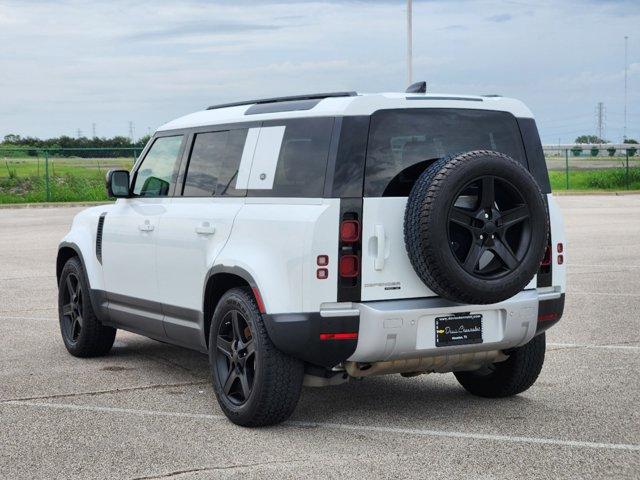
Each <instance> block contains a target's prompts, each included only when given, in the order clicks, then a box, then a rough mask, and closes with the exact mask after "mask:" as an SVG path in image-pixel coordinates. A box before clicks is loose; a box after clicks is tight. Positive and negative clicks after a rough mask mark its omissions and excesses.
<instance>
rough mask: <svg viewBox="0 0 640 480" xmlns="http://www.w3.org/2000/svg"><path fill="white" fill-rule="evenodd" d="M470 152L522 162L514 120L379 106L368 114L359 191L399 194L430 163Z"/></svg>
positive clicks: (466, 112) (505, 115)
mask: <svg viewBox="0 0 640 480" xmlns="http://www.w3.org/2000/svg"><path fill="white" fill-rule="evenodd" d="M471 150H494V151H497V152H501V153H504V154H506V155H509V156H510V157H511V158H513V159H514V160H516V161H518V162H520V163H522V164H523V165H524V166H525V167H528V165H527V158H526V155H525V151H524V148H523V144H522V137H521V135H520V130H519V128H518V122H517V121H516V118H515V117H514V116H513V115H511V114H510V113H507V112H496V111H489V110H466V109H435V108H434V109H404V110H381V111H378V112H376V113H374V114H373V115H372V117H371V127H370V133H369V145H368V149H367V159H366V168H365V185H364V194H365V196H368V197H405V196H408V195H409V193H410V191H411V188H412V187H413V184H414V182H415V181H416V179H417V178H418V176H419V175H420V174H421V173H422V171H423V170H424V169H425V168H427V167H428V166H429V165H430V164H431V163H433V162H435V161H436V160H438V159H440V158H442V157H445V156H447V155H454V154H457V153H463V152H468V151H471Z"/></svg>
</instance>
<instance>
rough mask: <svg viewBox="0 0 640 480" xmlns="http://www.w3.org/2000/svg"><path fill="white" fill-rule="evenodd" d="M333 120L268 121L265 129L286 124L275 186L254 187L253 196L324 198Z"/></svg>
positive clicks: (250, 192) (275, 174) (275, 175)
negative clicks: (267, 187)
mask: <svg viewBox="0 0 640 480" xmlns="http://www.w3.org/2000/svg"><path fill="white" fill-rule="evenodd" d="M333 123H334V119H333V118H329V117H322V118H301V119H295V120H287V121H284V122H283V121H277V122H268V123H265V124H264V125H263V128H264V127H277V126H284V127H285V129H284V134H283V136H282V142H281V144H280V150H279V153H278V160H277V164H276V168H275V173H274V177H273V186H272V187H271V188H270V189H264V190H262V189H251V190H250V191H249V196H254V197H255V196H260V197H311V198H316V197H318V198H319V197H322V196H323V193H324V182H325V175H326V170H327V159H328V156H329V146H330V144H331V134H332V130H333ZM254 167H255V162H254ZM252 174H253V172H252Z"/></svg>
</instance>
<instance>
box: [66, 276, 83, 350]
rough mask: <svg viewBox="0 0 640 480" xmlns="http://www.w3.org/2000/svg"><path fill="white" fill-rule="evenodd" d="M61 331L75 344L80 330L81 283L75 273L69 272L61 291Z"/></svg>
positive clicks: (81, 320) (81, 309)
mask: <svg viewBox="0 0 640 480" xmlns="http://www.w3.org/2000/svg"><path fill="white" fill-rule="evenodd" d="M62 298H63V299H64V300H63V304H62V332H63V334H64V335H65V337H66V339H67V341H68V342H69V343H70V344H76V343H77V342H78V338H79V337H80V332H81V330H82V323H83V319H82V312H83V304H82V302H83V293H82V284H81V283H80V279H79V277H78V276H77V275H76V274H75V273H69V274H68V275H67V278H66V281H65V282H64V285H63V292H62Z"/></svg>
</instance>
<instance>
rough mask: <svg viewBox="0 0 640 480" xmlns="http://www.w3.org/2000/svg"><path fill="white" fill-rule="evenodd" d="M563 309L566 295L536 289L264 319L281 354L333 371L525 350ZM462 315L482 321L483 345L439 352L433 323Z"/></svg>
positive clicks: (352, 306)
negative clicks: (483, 301) (342, 366)
mask: <svg viewBox="0 0 640 480" xmlns="http://www.w3.org/2000/svg"><path fill="white" fill-rule="evenodd" d="M563 308H564V294H563V293H560V292H557V291H554V290H552V289H538V290H535V289H534V290H525V291H523V292H520V293H519V294H518V295H516V296H515V297H513V298H510V299H509V300H506V301H504V302H501V303H496V304H492V305H465V304H459V303H455V302H451V301H448V300H444V299H442V298H420V299H409V300H386V301H379V302H366V303H354V304H348V305H346V306H345V305H344V304H342V305H340V308H331V309H323V310H322V311H320V312H312V313H295V314H275V315H270V314H267V315H263V318H264V322H265V325H266V327H267V332H268V333H269V337H270V338H271V341H272V342H273V343H274V345H275V346H276V347H277V348H278V349H279V350H281V351H283V352H284V353H286V354H288V355H291V356H292V357H295V358H299V359H301V360H304V361H305V362H309V363H311V364H314V365H320V366H323V367H333V366H335V365H337V364H339V363H341V362H344V361H347V360H348V361H353V362H359V363H373V362H383V361H389V360H400V359H410V358H417V357H435V356H443V355H445V356H446V355H456V354H467V353H476V352H490V351H497V350H507V349H509V348H514V347H518V346H520V345H524V344H525V343H527V342H528V341H529V340H531V339H532V338H533V337H534V336H535V335H537V334H539V333H541V332H542V331H544V330H546V329H547V328H549V327H550V326H552V325H554V324H555V323H557V322H558V321H559V320H560V317H561V316H562V309H563ZM462 312H469V313H480V314H482V315H483V325H482V328H483V342H482V343H476V344H469V345H456V346H448V347H436V345H435V318H436V317H438V316H443V315H450V314H453V313H462ZM539 316H540V319H539ZM323 333H345V334H351V333H357V340H356V339H349V338H346V339H336V340H333V339H324V340H323V339H321V334H323Z"/></svg>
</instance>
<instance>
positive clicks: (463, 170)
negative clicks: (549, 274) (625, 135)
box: [404, 150, 549, 304]
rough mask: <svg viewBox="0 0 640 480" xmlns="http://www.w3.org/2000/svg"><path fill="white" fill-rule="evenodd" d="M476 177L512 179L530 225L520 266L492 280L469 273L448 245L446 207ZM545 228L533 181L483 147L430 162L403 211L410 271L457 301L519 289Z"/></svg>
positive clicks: (499, 296) (538, 257) (496, 298)
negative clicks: (527, 213)
mask: <svg viewBox="0 0 640 480" xmlns="http://www.w3.org/2000/svg"><path fill="white" fill-rule="evenodd" d="M482 175H495V176H498V177H502V178H505V179H507V180H508V181H509V182H512V183H513V184H514V185H515V187H517V188H518V189H519V191H520V192H521V193H522V195H523V197H524V199H525V201H526V203H527V206H528V208H529V210H530V216H531V220H530V221H531V224H532V225H533V226H534V227H533V228H532V233H531V239H530V244H529V248H528V250H527V253H526V254H525V256H524V257H523V259H522V261H521V263H520V265H519V266H518V267H517V269H516V270H514V271H513V272H511V273H509V274H508V275H506V276H504V277H502V278H496V279H482V278H476V277H474V276H472V275H470V274H469V273H468V272H466V271H465V270H464V269H463V268H462V267H461V265H460V264H459V262H458V260H457V259H456V258H455V256H454V254H453V253H452V251H451V248H450V247H449V237H448V212H449V209H450V208H451V206H452V204H453V202H454V201H455V198H456V195H457V194H458V192H459V191H460V189H462V188H463V186H464V185H465V184H466V183H467V182H468V181H469V180H470V179H471V178H473V177H474V176H475V177H477V176H482ZM548 232H549V219H548V214H547V207H546V201H545V199H544V196H543V195H542V192H541V191H540V187H539V186H538V184H537V183H536V181H535V179H534V178H533V177H532V176H531V174H530V173H529V172H528V171H527V170H526V168H524V167H523V166H522V165H521V164H519V163H518V162H516V161H515V160H513V159H512V158H510V157H508V156H507V155H503V154H501V153H497V152H493V151H488V150H478V151H473V152H467V153H463V154H459V155H455V156H451V157H445V158H443V159H440V160H438V161H436V162H435V163H433V164H432V165H430V166H429V167H428V168H427V169H426V170H425V171H424V172H423V173H422V174H421V175H420V177H419V178H418V180H417V181H416V183H415V184H414V186H413V188H412V190H411V193H410V195H409V198H408V200H407V206H406V209H405V217H404V240H405V247H406V250H407V254H408V256H409V259H410V261H411V265H412V266H413V268H414V270H415V272H416V273H417V275H418V277H420V279H421V280H422V281H423V282H424V283H425V285H426V286H427V287H428V288H429V289H431V290H432V291H433V292H435V293H436V294H438V295H440V296H441V297H444V298H447V299H449V300H452V301H455V302H460V303H470V304H491V303H497V302H501V301H503V300H506V299H508V298H511V297H512V296H514V295H515V294H517V293H518V292H520V291H521V290H523V289H524V287H525V286H526V285H527V284H528V283H529V282H530V281H531V279H532V278H533V277H534V275H535V274H536V272H537V271H538V268H539V267H540V263H541V262H542V259H543V257H544V253H545V249H546V246H547V241H548Z"/></svg>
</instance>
